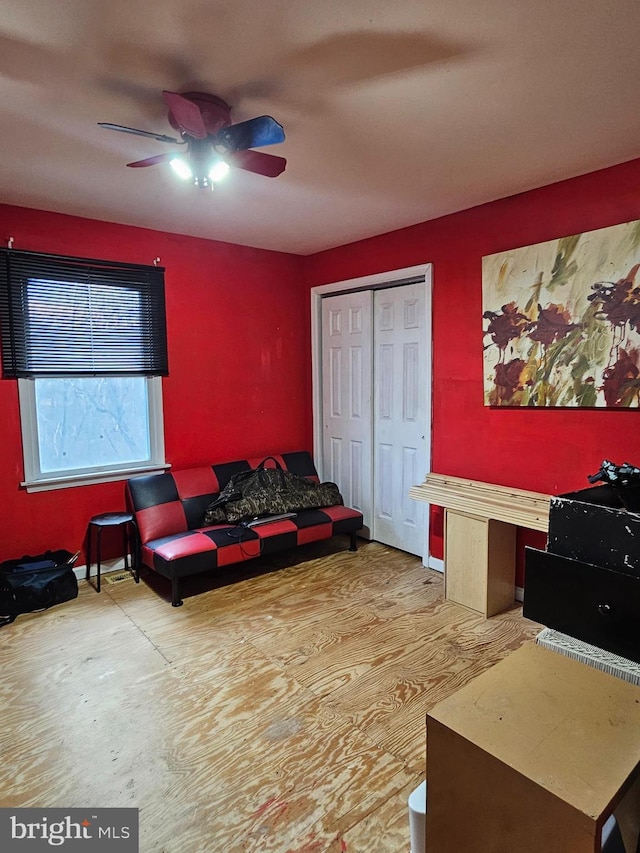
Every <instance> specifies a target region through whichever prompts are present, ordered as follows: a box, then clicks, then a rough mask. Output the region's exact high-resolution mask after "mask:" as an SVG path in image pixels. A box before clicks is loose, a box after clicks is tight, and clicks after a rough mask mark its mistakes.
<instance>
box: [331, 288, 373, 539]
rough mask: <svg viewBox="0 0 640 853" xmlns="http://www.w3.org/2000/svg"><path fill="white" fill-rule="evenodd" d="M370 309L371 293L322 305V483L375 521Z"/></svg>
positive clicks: (367, 523)
mask: <svg viewBox="0 0 640 853" xmlns="http://www.w3.org/2000/svg"><path fill="white" fill-rule="evenodd" d="M372 305H373V296H372V292H371V291H370V290H369V291H357V292H353V293H345V294H343V295H341V296H331V297H329V298H326V299H323V300H322V427H323V429H322V455H323V466H322V467H323V472H324V479H325V480H331V481H332V482H334V483H337V485H338V488H339V489H340V491H341V493H342V496H343V498H344V502H345V503H346V504H347V505H348V506H351V507H353V508H354V509H357V510H360V512H362V514H363V515H364V523H365V530H364V531H363V535H364V536H369V526H370V525H371V519H372V517H373V497H372V469H373V465H372V427H371V422H372V352H373V341H372V335H371V329H372V322H373V317H372Z"/></svg>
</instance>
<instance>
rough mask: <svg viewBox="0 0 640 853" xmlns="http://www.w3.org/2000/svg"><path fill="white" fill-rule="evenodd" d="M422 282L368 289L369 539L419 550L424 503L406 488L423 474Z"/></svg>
mask: <svg viewBox="0 0 640 853" xmlns="http://www.w3.org/2000/svg"><path fill="white" fill-rule="evenodd" d="M424 293H425V287H424V284H410V285H404V286H402V287H393V288H388V289H385V290H378V291H375V293H374V343H375V354H374V422H373V435H374V447H375V452H374V473H373V478H374V522H373V533H372V535H373V538H375V539H376V540H377V541H378V542H384V543H385V544H387V545H391V546H392V547H394V548H400V549H402V550H404V551H409V552H410V553H412V554H420V555H422V554H423V552H424V546H425V541H424V536H425V523H426V520H425V506H424V504H421V503H420V502H419V501H413V500H411V499H410V498H409V488H410V487H411V486H412V485H414V484H415V483H420V482H422V481H423V479H424V477H425V475H426V473H427V438H428V432H427V424H428V420H427V419H428V416H429V415H428V400H427V397H428V382H427V378H426V377H427V376H428V371H430V369H431V366H430V358H429V353H428V351H427V325H426V323H427V318H426V310H425V309H426V306H425V299H424Z"/></svg>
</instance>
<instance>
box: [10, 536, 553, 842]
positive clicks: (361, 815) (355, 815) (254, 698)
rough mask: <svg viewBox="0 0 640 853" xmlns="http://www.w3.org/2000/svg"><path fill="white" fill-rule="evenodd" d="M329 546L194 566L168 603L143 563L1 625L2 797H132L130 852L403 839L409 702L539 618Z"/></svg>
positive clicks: (417, 708) (427, 703)
mask: <svg viewBox="0 0 640 853" xmlns="http://www.w3.org/2000/svg"><path fill="white" fill-rule="evenodd" d="M344 548H346V540H341V539H338V540H336V541H334V542H333V543H326V544H319V545H317V546H308V547H307V548H306V549H304V550H301V551H297V552H295V553H294V554H292V553H289V554H288V555H281V556H280V557H278V558H272V559H270V560H269V561H267V560H266V559H265V560H261V561H254V562H253V564H252V565H251V569H249V567H248V566H247V567H244V568H241V569H238V570H236V572H237V573H236V575H235V577H236V582H235V583H233V584H226V585H225V584H223V585H218V586H216V587H212V585H211V581H208V582H205V584H204V585H203V584H202V582H201V581H197V582H193V583H192V584H191V586H188V585H187V586H186V588H185V594H186V595H187V596H189V594H190V593H194V592H198V591H200V594H198V595H191V596H190V597H185V603H184V606H183V607H181V608H178V609H176V608H172V607H171V606H170V604H169V603H168V599H167V598H165V597H163V596H168V594H169V592H168V589H167V587H166V586H165V585H163V584H162V583H160V582H159V581H158V580H157V579H155V578H151V579H150V581H149V583H145V582H144V581H143V582H141V583H140V584H139V585H136V584H134V583H133V581H125V582H123V583H120V584H117V585H109V584H107V583H104V582H103V591H102V593H101V594H99V595H98V594H97V593H96V592H95V591H94V590H93V589H92V588H91V587H89V586H88V585H86V584H85V583H81V584H80V595H79V597H78V599H77V600H76V601H73V602H68V603H65V604H63V605H59V606H58V607H56V608H53V609H52V610H50V611H48V612H45V613H41V614H30V615H25V616H20V617H18V619H17V620H16V622H15V623H14V624H13V625H11V626H9V627H5V628H2V629H0V667H1V669H0V671H1V678H0V702H1V708H2V714H1V720H2V722H1V724H0V748H1V752H0V754H1V756H2V760H1V761H0V805H2V806H14V807H18V806H63V807H65V808H70V807H75V806H78V807H85V808H88V807H106V806H134V807H137V808H139V809H140V835H141V839H140V850H141V851H142V853H152V851H153V853H200V851H202V853H205V851H206V853H218V852H220V853H222V852H223V851H224V853H258V851H260V853H263V851H274V853H401V852H402V853H408V851H409V846H410V845H409V829H408V819H407V797H408V795H409V793H410V792H411V791H412V790H413V789H414V788H415V787H416V786H417V785H418V784H419V783H420V782H421V781H422V779H423V778H424V775H425V735H424V732H425V714H426V712H427V710H428V709H429V708H430V707H431V706H432V705H433V704H434V703H435V702H437V701H439V700H440V699H442V698H444V697H445V696H447V695H449V694H450V693H451V692H452V691H453V690H456V689H457V688H458V687H460V686H461V685H463V684H465V683H466V682H467V681H468V680H469V679H470V678H472V677H473V676H475V675H476V674H479V673H480V672H482V671H483V670H484V669H486V668H487V667H489V666H491V665H492V664H494V663H496V662H497V661H498V660H499V659H501V658H502V657H503V656H504V655H505V654H507V653H508V652H509V651H510V650H512V649H515V648H517V647H518V646H519V645H521V643H522V642H524V641H525V640H526V639H529V638H532V637H534V636H535V634H536V633H537V632H538V631H539V630H540V626H538V625H536V624H534V623H532V622H529V621H527V620H524V619H523V618H522V615H521V609H520V608H519V607H517V606H516V607H514V608H513V609H512V610H510V611H508V612H507V613H504V614H502V615H500V616H497V617H494V618H492V619H490V620H485V619H483V618H482V617H481V616H480V615H477V614H475V613H473V612H472V611H469V610H466V609H465V608H463V607H460V606H457V605H455V604H452V603H449V602H445V601H444V599H443V582H442V576H441V575H439V574H437V573H436V572H432V571H429V570H426V569H424V568H423V567H422V566H421V565H420V561H419V560H418V559H417V558H415V557H411V556H409V555H407V554H404V553H402V552H400V551H395V550H392V549H390V548H387V547H385V546H383V545H379V544H377V543H369V544H364V543H363V544H362V545H361V547H360V549H359V551H358V552H357V553H350V552H349V551H347V550H343V549H344ZM292 561H295V564H291V563H292ZM278 568H279V570H277V571H276V570H275V569H278ZM257 570H261V572H262V573H257ZM238 577H240V578H241V579H240V580H237V578H238ZM150 584H153V585H150ZM202 590H204V591H202Z"/></svg>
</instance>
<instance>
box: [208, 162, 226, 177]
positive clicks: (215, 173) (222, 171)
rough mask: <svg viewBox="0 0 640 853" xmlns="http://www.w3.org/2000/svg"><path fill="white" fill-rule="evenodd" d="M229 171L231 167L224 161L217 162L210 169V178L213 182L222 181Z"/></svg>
mask: <svg viewBox="0 0 640 853" xmlns="http://www.w3.org/2000/svg"><path fill="white" fill-rule="evenodd" d="M228 171H229V165H228V164H227V163H225V162H224V160H217V161H216V162H215V163H214V164H213V166H211V168H210V169H209V178H210V179H211V180H212V181H221V180H222V179H223V178H224V177H225V175H226V174H227V172H228Z"/></svg>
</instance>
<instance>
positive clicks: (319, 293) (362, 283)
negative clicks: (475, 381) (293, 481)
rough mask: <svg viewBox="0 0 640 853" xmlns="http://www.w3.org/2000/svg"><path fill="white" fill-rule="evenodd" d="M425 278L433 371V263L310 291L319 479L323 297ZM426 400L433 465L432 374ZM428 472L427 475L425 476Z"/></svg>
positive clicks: (315, 451)
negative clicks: (427, 402)
mask: <svg viewBox="0 0 640 853" xmlns="http://www.w3.org/2000/svg"><path fill="white" fill-rule="evenodd" d="M412 278H423V279H424V285H425V314H426V325H427V328H426V332H427V349H428V350H429V352H431V359H430V361H431V370H433V351H432V323H431V321H432V301H431V296H432V283H433V264H430V263H424V264H418V265H417V266H413V267H404V268H403V269H398V270H389V271H388V272H383V273H375V274H374V275H365V276H361V277H360V278H351V279H346V280H344V281H334V282H331V283H329V284H320V285H317V286H316V287H312V288H311V390H312V405H313V456H314V459H315V461H316V466H317V468H318V474H319V475H320V479H324V477H325V474H324V471H323V470H322V353H321V342H322V298H323V296H329V295H330V294H334V295H335V294H338V293H343V292H346V291H349V290H376V289H378V288H382V287H393V286H394V285H402V284H407V283H408V282H407V279H412ZM426 381H427V399H428V400H429V410H428V419H427V420H428V423H427V424H425V429H426V430H427V432H428V440H427V466H428V467H429V468H430V466H431V449H432V448H431V444H432V432H431V421H432V418H433V400H432V396H431V395H432V377H431V371H430V372H429V374H428V375H427V376H426ZM426 473H428V472H425V474H426ZM424 543H425V544H424V551H423V557H422V562H423V564H424V565H425V566H427V565H428V562H429V558H430V555H429V506H427V507H426V512H425V539H424Z"/></svg>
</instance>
